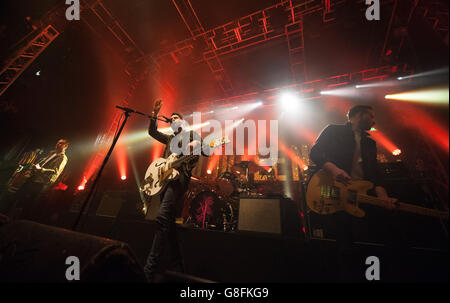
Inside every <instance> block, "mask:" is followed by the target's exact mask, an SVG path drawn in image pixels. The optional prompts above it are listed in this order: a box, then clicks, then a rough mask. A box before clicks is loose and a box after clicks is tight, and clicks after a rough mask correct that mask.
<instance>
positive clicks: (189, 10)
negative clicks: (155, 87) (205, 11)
mask: <svg viewBox="0 0 450 303" xmlns="http://www.w3.org/2000/svg"><path fill="white" fill-rule="evenodd" d="M172 2H173V4H174V5H175V7H176V8H177V10H178V13H179V14H180V16H181V18H182V19H183V22H184V24H185V25H186V27H187V28H188V30H189V32H190V33H191V36H192V37H196V36H199V37H198V38H197V39H198V40H196V43H197V45H198V43H199V42H200V43H202V44H203V45H206V47H207V48H206V49H204V51H203V59H204V60H205V61H206V63H207V64H208V67H209V69H210V70H211V72H212V73H213V74H214V78H215V79H216V81H217V82H218V83H219V85H220V88H221V89H222V91H223V92H224V93H229V92H231V91H232V90H233V85H232V83H231V80H230V77H229V76H228V74H227V73H226V71H225V69H224V67H223V65H222V61H221V60H220V59H219V56H218V55H217V52H216V50H215V49H214V47H213V45H211V44H209V45H208V44H207V43H206V39H205V36H204V34H205V30H204V28H203V26H202V24H201V23H200V20H199V19H198V17H197V14H196V13H195V10H194V8H193V7H192V4H191V2H190V1H189V0H172ZM171 56H172V58H174V60H177V59H176V55H175V54H174V53H171Z"/></svg>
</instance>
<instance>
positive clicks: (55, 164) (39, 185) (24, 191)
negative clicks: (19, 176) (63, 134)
mask: <svg viewBox="0 0 450 303" xmlns="http://www.w3.org/2000/svg"><path fill="white" fill-rule="evenodd" d="M68 146H69V141H67V140H66V139H60V140H58V142H57V143H56V146H55V149H54V150H52V151H51V152H50V153H49V154H48V155H47V156H46V157H44V158H42V159H40V160H39V161H38V162H37V164H34V165H33V166H32V168H31V169H29V170H26V171H24V172H23V173H24V174H25V175H26V176H27V180H26V181H25V183H24V184H23V185H22V186H21V187H20V189H19V190H18V191H17V192H16V193H11V192H7V194H6V196H5V198H4V199H3V201H2V202H3V203H2V204H3V207H2V208H4V209H3V210H1V211H3V212H5V213H7V212H8V210H11V209H12V208H13V204H14V202H15V201H17V202H19V203H22V204H23V213H22V217H23V218H24V219H32V218H34V217H36V214H35V213H34V212H35V211H37V210H38V208H37V205H35V203H36V202H37V201H38V199H39V197H40V196H41V195H42V194H43V193H44V192H46V191H47V189H49V188H50V186H51V185H52V184H53V183H54V182H55V181H56V179H58V177H59V175H60V174H61V172H62V171H63V170H64V168H65V166H66V164H67V156H66V149H67V148H68Z"/></svg>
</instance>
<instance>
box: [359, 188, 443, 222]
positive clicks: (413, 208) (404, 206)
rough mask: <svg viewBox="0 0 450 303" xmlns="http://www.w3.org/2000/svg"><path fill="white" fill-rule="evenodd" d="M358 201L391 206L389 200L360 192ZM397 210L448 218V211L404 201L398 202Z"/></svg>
mask: <svg viewBox="0 0 450 303" xmlns="http://www.w3.org/2000/svg"><path fill="white" fill-rule="evenodd" d="M358 201H359V202H361V203H366V204H371V205H376V206H380V207H384V208H388V206H389V202H387V201H385V200H382V199H379V198H375V197H371V196H368V195H362V194H358ZM395 210H401V211H405V212H410V213H415V214H420V215H426V216H430V217H437V218H442V219H445V218H448V213H446V212H444V211H439V210H436V209H430V208H425V207H421V206H417V205H412V204H408V203H402V202H398V203H396V205H395Z"/></svg>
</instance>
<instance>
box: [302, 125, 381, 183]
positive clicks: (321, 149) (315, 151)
mask: <svg viewBox="0 0 450 303" xmlns="http://www.w3.org/2000/svg"><path fill="white" fill-rule="evenodd" d="M355 144H356V142H355V135H354V133H353V130H352V124H351V123H350V122H348V123H347V124H345V125H328V126H327V127H325V128H324V129H323V130H322V132H321V133H320V135H319V138H317V140H316V143H315V144H314V146H313V147H312V148H311V153H310V159H311V160H312V161H313V162H314V163H315V164H316V165H317V166H318V168H322V166H323V164H325V162H332V163H334V164H335V165H336V166H337V167H339V168H340V169H343V170H345V171H346V172H347V173H348V174H349V175H350V174H351V170H352V164H353V154H354V151H355ZM361 157H362V169H363V172H364V179H365V180H368V181H371V182H372V183H374V185H375V186H382V184H381V180H380V178H379V176H378V170H377V145H376V143H375V141H374V140H372V139H371V138H370V136H369V134H368V133H366V132H362V134H361Z"/></svg>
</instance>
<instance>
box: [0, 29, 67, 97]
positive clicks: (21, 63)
mask: <svg viewBox="0 0 450 303" xmlns="http://www.w3.org/2000/svg"><path fill="white" fill-rule="evenodd" d="M58 36H59V32H58V31H57V30H56V29H55V28H54V27H53V26H51V25H48V26H47V27H46V28H45V29H43V30H42V31H41V32H40V33H39V34H38V35H37V36H35V37H34V38H33V39H32V40H31V41H30V42H29V43H27V45H25V47H23V48H21V49H20V50H19V51H18V52H17V53H16V55H15V56H13V57H12V59H10V60H9V61H8V63H7V64H6V65H5V66H4V67H3V69H2V70H1V71H0V96H1V95H3V93H4V92H5V91H6V90H7V89H8V87H10V86H11V84H13V83H14V81H16V79H17V78H19V76H20V75H21V74H22V73H23V72H24V71H25V70H26V69H27V68H28V66H30V65H31V63H32V62H33V61H34V60H35V59H36V58H37V57H38V56H39V55H40V54H41V53H42V52H43V51H44V50H45V49H46V48H47V47H48V46H49V45H50V44H51V43H52V42H53V40H55V39H56V38H57V37H58Z"/></svg>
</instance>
